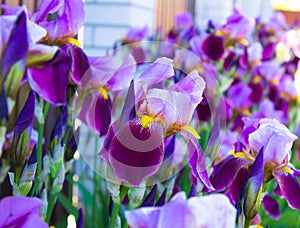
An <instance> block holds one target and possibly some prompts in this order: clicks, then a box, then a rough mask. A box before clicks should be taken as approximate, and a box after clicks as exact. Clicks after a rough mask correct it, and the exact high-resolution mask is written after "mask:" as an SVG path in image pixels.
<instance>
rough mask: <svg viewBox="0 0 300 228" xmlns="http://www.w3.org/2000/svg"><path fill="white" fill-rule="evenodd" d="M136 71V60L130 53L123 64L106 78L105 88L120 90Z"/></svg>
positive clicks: (128, 82)
mask: <svg viewBox="0 0 300 228" xmlns="http://www.w3.org/2000/svg"><path fill="white" fill-rule="evenodd" d="M135 71H136V62H135V60H134V58H133V56H132V55H129V56H128V57H127V58H126V59H125V60H124V62H123V64H122V65H121V66H120V67H119V68H118V69H117V71H116V72H115V73H114V74H113V75H112V77H111V78H110V79H109V80H108V82H107V84H106V86H105V88H106V89H107V90H109V91H118V90H122V89H124V88H126V87H128V86H129V84H130V81H131V80H132V79H133V77H134V74H135Z"/></svg>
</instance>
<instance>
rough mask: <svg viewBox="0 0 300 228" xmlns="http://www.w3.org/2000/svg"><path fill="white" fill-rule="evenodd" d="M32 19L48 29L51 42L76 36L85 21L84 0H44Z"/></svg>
mask: <svg viewBox="0 0 300 228" xmlns="http://www.w3.org/2000/svg"><path fill="white" fill-rule="evenodd" d="M31 19H32V20H33V21H34V22H35V23H37V24H38V25H40V26H42V27H43V28H45V29H46V30H47V34H48V39H49V41H50V42H51V43H53V42H54V41H56V42H58V40H67V39H68V38H72V37H74V36H75V35H76V34H77V33H78V30H79V29H80V28H81V27H82V26H83V22H84V4H83V1H82V0H66V1H65V0H55V1H51V0H43V1H42V2H41V3H40V6H39V8H38V10H37V11H36V12H35V13H34V14H33V15H32V17H31Z"/></svg>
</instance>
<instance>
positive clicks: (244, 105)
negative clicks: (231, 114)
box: [228, 82, 252, 109]
mask: <svg viewBox="0 0 300 228" xmlns="http://www.w3.org/2000/svg"><path fill="white" fill-rule="evenodd" d="M251 93H252V90H251V89H250V87H249V86H248V85H247V84H245V83H244V82H239V83H237V84H234V85H232V86H231V87H230V89H229V90H228V97H229V98H230V100H231V101H232V103H233V105H234V108H236V109H248V108H250V106H251V105H252V102H251V100H250V95H251Z"/></svg>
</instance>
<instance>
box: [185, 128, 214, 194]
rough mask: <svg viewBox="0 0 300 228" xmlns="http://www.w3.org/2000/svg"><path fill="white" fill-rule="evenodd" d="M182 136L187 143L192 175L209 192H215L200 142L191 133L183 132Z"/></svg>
mask: <svg viewBox="0 0 300 228" xmlns="http://www.w3.org/2000/svg"><path fill="white" fill-rule="evenodd" d="M180 133H181V135H182V136H183V137H184V138H185V140H186V141H187V143H188V145H187V149H188V164H189V166H190V167H191V171H192V174H193V175H194V176H195V177H196V178H197V180H198V181H200V183H201V184H203V185H204V187H205V188H207V189H208V191H213V190H214V189H215V188H214V187H213V185H212V184H211V182H210V180H209V177H208V174H207V170H206V164H205V156H204V153H203V151H202V149H201V146H200V144H199V143H198V140H197V139H196V138H195V137H194V136H193V135H192V134H191V133H189V132H187V131H181V132H180Z"/></svg>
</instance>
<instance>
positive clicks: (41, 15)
mask: <svg viewBox="0 0 300 228" xmlns="http://www.w3.org/2000/svg"><path fill="white" fill-rule="evenodd" d="M63 5H64V0H53V1H49V0H42V1H41V3H40V6H39V8H38V10H37V11H36V12H35V13H34V14H33V15H32V20H33V21H35V22H36V23H39V22H42V21H46V20H47V16H48V14H54V13H56V12H57V11H59V9H61V8H62V7H63Z"/></svg>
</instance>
